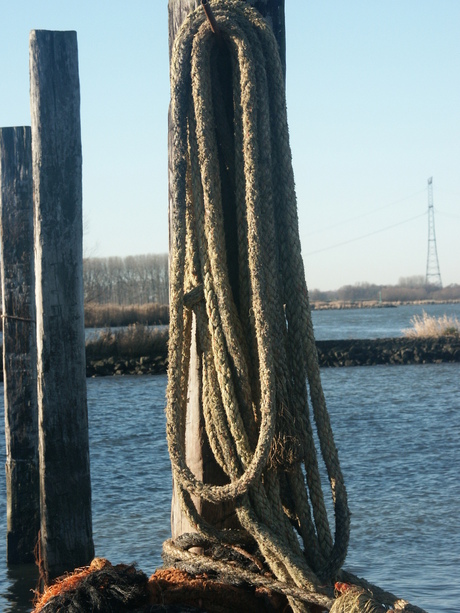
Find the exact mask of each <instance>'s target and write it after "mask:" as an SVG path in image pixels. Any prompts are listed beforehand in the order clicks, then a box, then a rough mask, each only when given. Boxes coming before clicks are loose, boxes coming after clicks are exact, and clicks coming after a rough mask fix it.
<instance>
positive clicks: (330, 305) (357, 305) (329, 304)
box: [310, 299, 460, 311]
mask: <svg viewBox="0 0 460 613" xmlns="http://www.w3.org/2000/svg"><path fill="white" fill-rule="evenodd" d="M429 304H460V300H457V299H452V300H395V301H388V302H387V301H385V302H384V301H382V302H380V301H379V300H331V301H322V300H313V301H312V302H311V303H310V308H311V310H312V311H329V310H331V311H332V310H345V309H388V308H390V309H391V308H395V307H398V306H409V305H420V306H424V305H429Z"/></svg>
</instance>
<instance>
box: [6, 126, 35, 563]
mask: <svg viewBox="0 0 460 613" xmlns="http://www.w3.org/2000/svg"><path fill="white" fill-rule="evenodd" d="M0 216H1V224H0V226H1V278H2V313H3V370H4V395H5V442H6V466H5V468H6V492H7V501H6V505H7V514H6V515H7V528H6V531H7V562H8V564H26V563H31V562H33V561H34V547H35V544H36V542H37V538H38V531H39V529H40V502H39V500H40V499H39V479H38V417H37V415H38V413H37V364H36V359H37V351H36V341H35V296H34V288H35V281H34V262H33V198H32V138H31V130H30V127H15V128H1V129H0Z"/></svg>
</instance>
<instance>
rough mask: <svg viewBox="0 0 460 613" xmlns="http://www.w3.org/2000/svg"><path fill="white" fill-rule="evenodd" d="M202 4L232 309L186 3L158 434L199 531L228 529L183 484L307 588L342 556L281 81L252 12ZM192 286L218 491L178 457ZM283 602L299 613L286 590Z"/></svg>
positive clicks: (339, 488)
mask: <svg viewBox="0 0 460 613" xmlns="http://www.w3.org/2000/svg"><path fill="white" fill-rule="evenodd" d="M212 6H213V10H214V14H215V17H216V19H217V21H218V24H219V28H220V31H221V35H222V37H223V39H224V41H225V44H226V45H227V46H228V49H229V53H230V57H231V60H232V69H233V79H234V82H233V89H234V146H235V153H234V159H235V194H236V206H237V217H238V243H239V269H240V304H239V309H238V307H237V305H236V304H235V302H234V299H233V294H232V289H231V287H230V284H229V280H228V273H227V262H226V257H225V235H224V230H223V228H224V220H223V214H222V200H221V192H220V190H221V186H220V181H219V164H218V161H217V160H218V145H217V142H216V135H215V132H214V130H213V128H212V126H213V124H214V123H215V121H216V119H217V118H216V117H215V110H214V105H216V102H215V100H216V96H215V94H214V95H213V85H212V74H211V64H212V54H213V49H214V45H215V44H216V43H215V39H214V37H213V35H212V34H211V33H210V30H209V28H208V27H207V24H206V23H204V19H203V16H202V13H201V12H200V11H197V12H195V13H193V14H191V15H190V16H189V18H188V19H187V21H186V22H185V23H184V24H183V26H182V29H181V32H180V33H179V35H178V37H177V38H176V42H175V46H174V51H173V59H172V66H171V86H172V106H171V111H172V119H173V125H174V152H175V156H174V168H173V192H174V204H173V228H172V229H173V232H172V249H171V256H172V261H171V325H170V345H169V347H170V357H169V383H168V409H167V413H168V425H167V430H168V444H169V451H170V456H171V461H172V466H173V473H174V479H175V482H176V484H177V486H178V490H179V494H180V496H181V502H182V505H183V509H184V511H185V513H186V514H187V515H188V517H189V519H190V521H191V522H192V525H195V526H196V527H197V529H198V530H200V531H201V532H202V533H203V534H206V536H207V537H208V538H210V539H216V540H218V539H222V540H225V539H228V538H230V537H229V535H228V533H221V532H219V531H217V530H215V529H214V528H211V527H210V526H209V525H207V524H206V522H204V521H203V519H202V518H200V517H199V516H198V514H197V513H196V509H195V508H194V505H193V504H192V502H191V497H190V494H194V495H197V496H200V497H202V498H203V499H206V500H210V501H212V502H219V501H222V500H227V499H235V500H236V501H237V507H236V508H237V515H238V519H239V521H240V524H241V526H242V528H243V530H244V531H246V532H247V533H248V534H249V535H251V536H252V537H253V538H254V539H255V540H256V542H257V543H258V545H259V548H260V550H261V552H262V553H263V554H264V556H265V558H266V560H267V563H268V564H269V566H270V567H271V569H272V571H273V572H274V574H275V575H276V576H277V577H278V578H279V580H280V581H284V582H287V583H291V584H292V585H293V586H297V587H298V588H306V587H307V588H308V589H309V590H310V591H311V590H315V591H318V592H319V591H321V589H320V588H319V585H320V584H321V579H320V578H321V577H322V578H324V577H326V576H327V577H332V576H333V575H334V574H335V573H336V572H337V571H338V569H339V568H340V566H341V564H342V563H343V560H344V558H345V555H346V548H347V542H348V530H349V517H348V507H347V503H346V493H345V488H344V486H343V478H342V475H341V472H340V467H339V463H338V458H337V453H336V450H335V446H334V443H333V439H332V432H331V429H330V424H329V419H328V417H327V411H326V409H325V403H324V397H323V396H322V392H321V384H320V381H319V369H318V367H317V360H316V358H315V355H316V350H315V345H314V338H313V334H312V327H311V316H310V310H309V305H308V298H307V289H306V285H305V279H304V272H303V265H302V262H301V255H300V244H299V239H298V227H297V212H296V203H295V192H294V184H293V176H292V167H291V162H290V151H289V142H288V134H287V121H286V110H285V102H284V83H283V79H282V73H281V67H280V62H279V56H278V51H277V48H276V42H275V41H274V38H273V35H272V33H271V31H270V28H269V27H268V26H267V25H266V24H265V22H264V21H263V20H262V19H261V18H260V16H259V15H258V13H256V12H255V11H253V10H252V9H249V8H247V7H245V6H244V5H243V4H242V3H239V2H217V3H213V4H212ZM265 58H267V59H265ZM197 253H198V255H197ZM196 286H202V288H203V297H204V300H203V303H202V304H199V305H196V306H195V307H194V311H195V315H196V323H197V331H198V337H199V341H200V347H201V349H202V352H203V363H202V365H203V412H204V418H205V423H206V431H207V434H208V439H209V442H210V445H211V449H212V450H213V453H214V455H215V457H216V460H217V461H218V463H219V464H220V465H221V467H222V468H223V470H224V471H225V472H226V474H227V475H228V477H229V481H230V482H229V484H228V485H224V486H212V485H209V484H205V483H202V482H201V481H199V480H198V479H196V478H195V477H194V475H193V474H192V472H191V471H190V469H189V468H188V466H187V464H186V462H185V398H186V397H187V389H186V384H187V377H188V362H189V347H188V346H187V345H188V344H189V342H190V326H191V323H190V322H191V313H190V310H188V309H187V308H185V307H184V296H185V295H186V294H187V292H188V291H189V290H190V289H192V288H193V287H196ZM254 373H256V378H255V380H256V383H254ZM307 377H308V380H309V387H310V395H311V401H312V406H313V409H314V415H315V420H316V424H317V428H318V432H319V437H320V440H321V439H322V438H324V437H325V438H326V439H327V440H324V441H321V443H320V445H321V451H322V455H323V459H324V462H325V465H326V469H327V472H328V475H329V479H330V482H331V488H332V494H333V499H334V503H335V507H336V530H335V535H336V537H335V542H333V538H332V536H331V531H330V529H329V524H328V519H327V514H326V510H325V504H324V500H323V493H322V488H321V479H320V476H319V468H318V462H317V458H316V450H315V446H314V441H313V432H312V427H311V424H310V420H309V410H308V398H307V387H306V379H307ZM254 431H255V432H256V434H255V435H254ZM301 462H303V463H304V465H305V473H306V481H307V488H306V487H305V481H304V475H303V469H302V466H301ZM310 509H311V511H310ZM292 523H293V524H294V525H295V527H296V530H297V532H298V533H299V534H300V536H301V538H302V539H303V541H304V548H305V551H302V550H301V549H300V546H299V543H298V539H297V536H296V534H295V532H294V531H293V530H292ZM231 538H233V536H232V537H231ZM291 605H292V606H293V608H294V609H295V610H298V611H302V610H304V609H303V605H302V604H301V603H298V602H297V601H296V599H295V598H294V600H293V601H291Z"/></svg>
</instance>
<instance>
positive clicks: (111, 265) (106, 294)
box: [83, 254, 169, 308]
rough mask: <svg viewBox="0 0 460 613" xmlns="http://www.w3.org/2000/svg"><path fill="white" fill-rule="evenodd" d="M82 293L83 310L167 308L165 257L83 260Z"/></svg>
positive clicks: (167, 275)
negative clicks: (116, 307) (128, 306)
mask: <svg viewBox="0 0 460 613" xmlns="http://www.w3.org/2000/svg"><path fill="white" fill-rule="evenodd" d="M83 290H84V300H85V307H89V308H91V306H93V305H118V306H127V305H135V304H137V305H139V304H141V305H144V304H148V303H156V304H160V305H165V304H168V302H169V269H168V255H167V254H160V255H158V254H147V255H130V256H127V257H124V258H121V257H108V258H85V260H84V261H83Z"/></svg>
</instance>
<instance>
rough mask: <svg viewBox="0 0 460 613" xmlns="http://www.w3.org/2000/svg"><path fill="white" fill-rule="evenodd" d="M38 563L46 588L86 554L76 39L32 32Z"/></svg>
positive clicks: (89, 551) (89, 543) (89, 550)
mask: <svg viewBox="0 0 460 613" xmlns="http://www.w3.org/2000/svg"><path fill="white" fill-rule="evenodd" d="M30 98H31V116H32V159H33V180H34V203H35V219H34V221H35V271H36V307H37V353H38V362H37V364H38V365H37V371H38V372H37V378H38V409H39V457H40V495H41V554H42V558H43V569H42V570H43V572H44V575H45V580H46V581H47V582H48V581H49V580H50V579H52V578H54V577H56V576H58V575H60V574H62V573H63V572H65V571H68V570H72V569H74V568H75V567H78V566H82V565H85V564H87V563H88V562H90V561H91V559H92V557H93V555H94V546H93V540H92V520H91V481H90V465H89V441H88V413H87V401H86V378H85V331H84V316H83V259H82V153H81V134H80V86H79V75H78V50H77V36H76V32H50V31H45V30H32V32H31V34H30Z"/></svg>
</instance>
